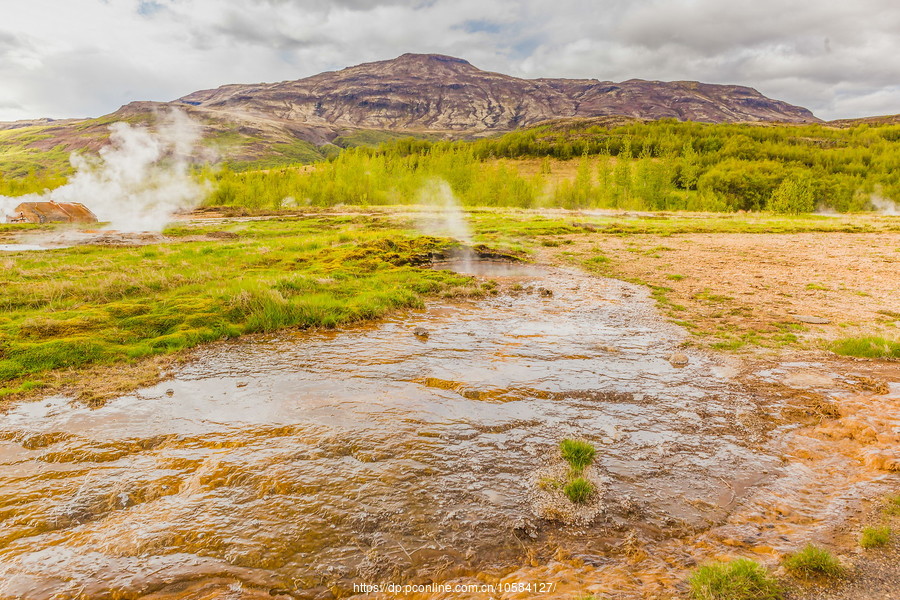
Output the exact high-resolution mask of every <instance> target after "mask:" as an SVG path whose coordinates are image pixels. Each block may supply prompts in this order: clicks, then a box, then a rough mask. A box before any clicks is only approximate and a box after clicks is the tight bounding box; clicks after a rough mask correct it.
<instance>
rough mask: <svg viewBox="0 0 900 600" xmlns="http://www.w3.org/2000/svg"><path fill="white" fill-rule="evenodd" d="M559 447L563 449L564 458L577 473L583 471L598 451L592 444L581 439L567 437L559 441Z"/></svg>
mask: <svg viewBox="0 0 900 600" xmlns="http://www.w3.org/2000/svg"><path fill="white" fill-rule="evenodd" d="M559 449H560V450H561V451H562V457H563V459H564V460H565V461H566V462H567V463H569V466H570V467H572V469H573V470H574V471H575V472H577V473H581V472H582V471H583V470H584V468H585V467H587V466H588V465H589V464H591V462H592V461H593V460H594V455H595V454H596V453H597V451H596V450H595V449H594V447H593V446H592V445H591V444H589V443H588V442H585V441H581V440H570V439H565V440H563V441H561V442H560V443H559Z"/></svg>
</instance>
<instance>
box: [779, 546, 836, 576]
mask: <svg viewBox="0 0 900 600" xmlns="http://www.w3.org/2000/svg"><path fill="white" fill-rule="evenodd" d="M782 564H783V565H784V568H785V569H787V570H788V571H790V572H791V573H793V574H795V575H799V576H802V577H809V576H811V575H823V576H825V577H840V576H841V575H842V574H843V572H844V569H843V567H841V563H840V562H839V561H838V559H837V558H835V556H834V555H833V554H832V553H831V552H829V551H828V550H825V549H824V548H819V547H817V546H813V545H812V544H807V545H806V547H805V548H803V550H800V551H799V552H795V553H794V554H790V555H788V556H787V557H786V558H785V559H784V561H783V562H782Z"/></svg>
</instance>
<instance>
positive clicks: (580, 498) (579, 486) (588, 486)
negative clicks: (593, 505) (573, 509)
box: [563, 477, 594, 504]
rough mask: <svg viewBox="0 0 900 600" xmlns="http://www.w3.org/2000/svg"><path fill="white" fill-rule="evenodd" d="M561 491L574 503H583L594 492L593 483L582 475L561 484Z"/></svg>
mask: <svg viewBox="0 0 900 600" xmlns="http://www.w3.org/2000/svg"><path fill="white" fill-rule="evenodd" d="M563 493H565V495H566V497H567V498H568V499H569V500H571V501H572V502H574V503H575V504H584V503H586V502H587V501H588V500H589V499H590V497H591V494H593V493H594V485H593V484H592V483H591V482H590V481H588V480H587V479H585V478H584V477H576V478H575V479H572V480H571V481H570V482H568V483H567V484H566V485H565V486H563Z"/></svg>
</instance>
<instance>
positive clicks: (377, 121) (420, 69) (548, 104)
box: [0, 53, 821, 176]
mask: <svg viewBox="0 0 900 600" xmlns="http://www.w3.org/2000/svg"><path fill="white" fill-rule="evenodd" d="M173 108H178V109H181V110H183V111H184V112H186V113H187V114H188V115H189V116H191V117H192V118H193V119H194V120H195V121H197V122H198V123H200V124H201V126H202V134H203V143H204V145H206V146H208V147H210V148H212V149H213V150H214V151H215V152H216V153H217V154H218V155H219V157H220V158H222V159H223V160H225V161H227V162H229V163H230V164H232V165H237V166H242V165H243V166H246V168H250V167H258V168H267V167H273V166H278V165H282V164H287V163H291V162H311V161H314V160H319V159H322V158H324V157H327V156H330V155H332V154H333V153H334V152H337V151H338V150H339V148H341V147H348V146H354V145H371V144H376V143H378V142H381V141H387V140H391V139H396V138H398V137H406V136H410V135H412V136H417V137H431V138H455V139H458V138H474V137H481V136H485V135H491V134H494V133H504V132H507V131H511V130H514V129H517V128H521V127H529V126H533V125H536V124H538V123H542V122H544V121H550V120H557V119H566V118H595V117H612V116H614V117H624V118H628V119H637V120H657V119H662V118H675V119H679V120H692V121H706V122H713V123H724V122H728V123H733V122H757V123H768V122H774V123H796V124H802V123H819V122H821V121H820V120H819V119H817V118H816V117H815V116H814V115H813V114H812V113H811V112H810V111H809V110H807V109H805V108H802V107H799V106H793V105H791V104H788V103H786V102H783V101H781V100H774V99H771V98H767V97H766V96H764V95H762V94H760V93H759V92H758V91H756V90H755V89H753V88H750V87H747V86H734V85H731V86H729V85H720V84H707V83H701V82H697V81H673V82H663V81H653V80H643V79H629V80H627V81H623V82H618V83H617V82H612V81H601V80H599V79H563V78H549V77H542V78H536V79H522V78H519V77H514V76H512V75H507V74H503V73H496V72H492V71H484V70H481V69H479V68H477V67H475V66H474V65H472V64H471V63H470V62H468V61H467V60H465V59H461V58H456V57H453V56H447V55H441V54H409V53H408V54H403V55H401V56H399V57H397V58H394V59H389V60H382V61H375V62H369V63H363V64H359V65H354V66H351V67H346V68H344V69H340V70H337V71H326V72H323V73H319V74H317V75H313V76H311V77H305V78H302V79H296V80H287V81H281V82H275V83H255V84H228V85H223V86H220V87H217V88H212V89H206V90H198V91H195V92H191V93H190V94H187V95H185V96H182V97H181V98H177V99H175V100H173V101H170V102H152V101H140V100H138V101H134V102H130V103H128V104H125V105H124V106H122V107H120V108H119V109H118V110H116V111H115V112H113V113H110V114H108V115H105V116H103V117H98V118H95V119H61V120H51V119H32V120H28V121H19V122H16V123H5V124H4V123H0V143H2V146H0V174H3V175H5V176H9V175H12V176H16V175H21V174H25V173H28V172H30V171H31V170H33V169H34V168H39V169H41V170H55V171H57V172H63V171H66V170H67V169H68V168H69V167H68V164H67V162H68V155H69V153H70V152H72V151H80V152H96V151H97V150H99V149H100V148H101V147H102V146H103V145H104V144H105V143H106V142H107V140H108V137H109V127H108V126H109V125H110V124H111V123H113V122H116V121H125V122H128V123H132V124H135V125H147V126H151V127H152V126H154V125H155V123H156V121H157V118H158V115H159V114H160V113H163V112H166V111H168V110H171V109H173Z"/></svg>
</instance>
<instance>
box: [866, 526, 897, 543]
mask: <svg viewBox="0 0 900 600" xmlns="http://www.w3.org/2000/svg"><path fill="white" fill-rule="evenodd" d="M890 541H891V528H890V527H888V526H887V525H885V526H882V527H866V528H864V529H863V530H862V533H860V535H859V545H860V546H862V547H863V548H881V547H883V546H887V545H888V544H889V543H890Z"/></svg>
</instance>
